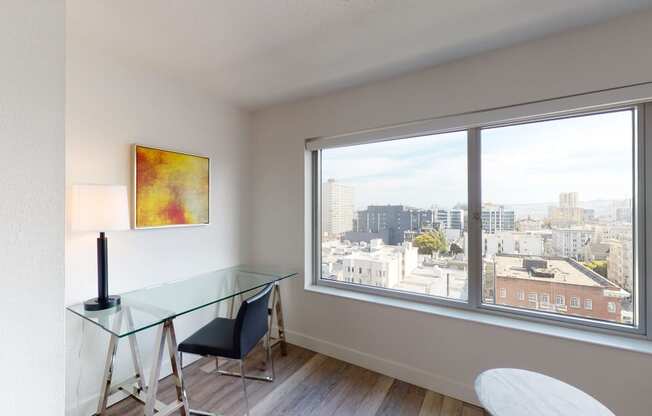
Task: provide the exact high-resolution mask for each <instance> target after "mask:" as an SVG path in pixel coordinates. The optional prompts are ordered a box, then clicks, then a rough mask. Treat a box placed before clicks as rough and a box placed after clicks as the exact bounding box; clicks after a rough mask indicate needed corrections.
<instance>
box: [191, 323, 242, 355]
mask: <svg viewBox="0 0 652 416" xmlns="http://www.w3.org/2000/svg"><path fill="white" fill-rule="evenodd" d="M234 327H235V319H227V318H216V319H214V320H213V321H211V322H210V323H209V324H207V325H205V326H204V327H203V328H201V329H200V330H199V331H197V332H195V333H194V334H192V335H191V336H190V337H188V338H187V339H186V340H185V341H183V342H182V343H181V344H179V351H181V352H186V353H190V354H197V355H211V356H219V357H226V358H233V359H240V358H242V356H241V354H240V351H238V349H237V348H236V347H235V344H234Z"/></svg>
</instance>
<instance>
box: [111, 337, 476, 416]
mask: <svg viewBox="0 0 652 416" xmlns="http://www.w3.org/2000/svg"><path fill="white" fill-rule="evenodd" d="M262 358H263V352H262V349H260V351H258V350H257V351H256V352H255V353H253V354H252V355H251V356H250V357H249V358H248V359H247V369H248V372H249V373H250V374H260V370H261V369H260V368H259V367H260V366H261V364H262ZM274 364H275V368H276V377H277V378H276V380H275V382H274V383H266V382H261V381H252V380H247V392H248V393H249V403H250V406H251V415H252V416H263V415H265V416H278V415H284V416H330V415H337V416H339V415H342V416H348V415H351V416H375V415H377V416H397V415H398V416H412V415H413V416H482V415H483V411H482V409H480V408H479V407H477V406H474V405H471V404H468V403H464V402H461V401H459V400H455V399H453V398H450V397H447V396H443V395H441V394H438V393H435V392H432V391H427V390H425V389H422V388H420V387H417V386H414V385H411V384H408V383H405V382H402V381H399V380H395V379H393V378H390V377H387V376H384V375H381V374H378V373H375V372H373V371H370V370H366V369H364V368H361V367H357V366H355V365H352V364H348V363H345V362H343V361H339V360H336V359H334V358H330V357H326V356H324V355H321V354H317V353H315V352H313V351H309V350H306V349H303V348H301V347H298V346H295V345H288V355H287V356H285V357H283V356H281V354H280V351H279V350H278V349H274ZM220 368H221V369H229V370H237V368H236V364H235V363H229V362H227V360H220ZM214 371H215V360H214V359H209V358H203V359H201V360H198V361H196V362H195V363H193V364H191V365H188V366H187V367H185V368H184V369H183V373H184V376H185V383H186V388H187V391H188V398H189V400H190V407H191V408H192V409H197V410H203V411H210V412H215V413H217V414H222V415H226V416H231V415H242V414H244V410H245V408H244V399H243V393H242V384H241V381H240V379H238V378H233V377H227V376H218V375H216V374H215V372H214ZM174 395H175V391H174V385H173V382H172V379H171V378H170V377H167V378H165V379H163V380H162V381H161V383H160V387H159V399H160V400H162V401H163V402H166V403H168V402H171V401H173V399H174ZM142 412H143V406H142V405H141V404H139V403H138V402H136V401H135V400H133V399H126V400H123V401H122V402H120V403H117V404H116V405H114V406H112V407H111V408H110V410H109V415H112V416H141V415H142Z"/></svg>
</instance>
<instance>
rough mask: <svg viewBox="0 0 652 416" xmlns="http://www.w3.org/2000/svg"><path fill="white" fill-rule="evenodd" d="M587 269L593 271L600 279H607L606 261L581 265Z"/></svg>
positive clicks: (595, 261)
mask: <svg viewBox="0 0 652 416" xmlns="http://www.w3.org/2000/svg"><path fill="white" fill-rule="evenodd" d="M582 264H584V265H585V266H586V267H588V268H589V269H591V270H593V271H594V272H596V273H597V274H599V275H600V276H602V277H607V261H606V260H593V261H587V262H584V263H582Z"/></svg>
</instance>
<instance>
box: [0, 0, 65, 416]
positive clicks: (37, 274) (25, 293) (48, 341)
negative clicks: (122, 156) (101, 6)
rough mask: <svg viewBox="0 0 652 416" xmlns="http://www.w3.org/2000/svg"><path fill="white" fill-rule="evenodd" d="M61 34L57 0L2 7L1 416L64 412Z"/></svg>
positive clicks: (61, 17)
mask: <svg viewBox="0 0 652 416" xmlns="http://www.w3.org/2000/svg"><path fill="white" fill-rule="evenodd" d="M64 27H65V26H64V2H63V1H62V0H61V1H56V0H52V1H48V2H40V1H25V0H12V1H5V2H3V3H2V12H0V56H2V64H0V148H1V149H2V150H1V151H0V166H1V167H2V168H1V170H0V172H1V174H0V293H1V294H2V302H0V369H2V373H3V375H2V377H0V400H1V403H2V404H1V406H2V411H1V412H2V413H3V414H7V415H17V414H22V413H24V412H25V411H26V410H28V411H29V413H31V414H41V415H60V414H63V403H64V401H63V392H64V387H63V383H62V381H63V373H64V371H65V366H64V350H63V333H64V329H63V328H64V313H63V297H64V273H63V271H64V269H63V264H64V259H63V252H64V227H63V217H64V197H63V190H64V150H63V145H64V52H65V50H64V30H65V29H64ZM34 398H38V400H34Z"/></svg>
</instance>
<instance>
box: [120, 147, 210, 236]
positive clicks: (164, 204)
mask: <svg viewBox="0 0 652 416" xmlns="http://www.w3.org/2000/svg"><path fill="white" fill-rule="evenodd" d="M133 149H134V157H133V160H134V228H136V229H143V228H161V227H183V226H193V225H207V224H209V223H210V215H209V214H210V159H209V158H207V157H203V156H197V155H191V154H188V153H181V152H175V151H170V150H164V149H157V148H153V147H147V146H141V145H134V148H133Z"/></svg>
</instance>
